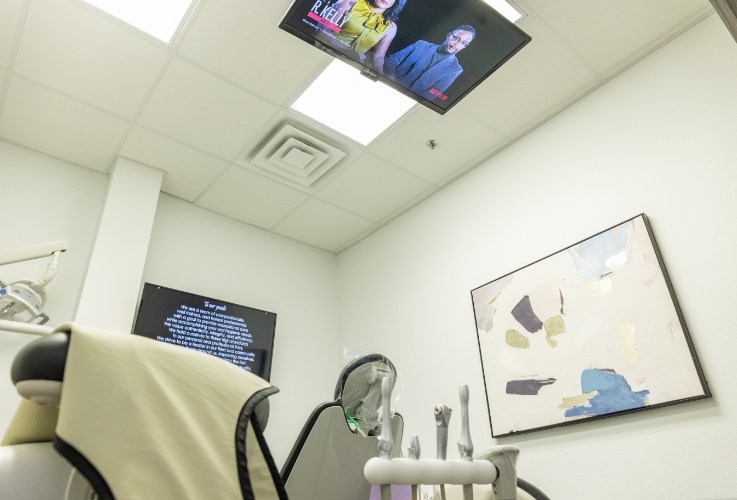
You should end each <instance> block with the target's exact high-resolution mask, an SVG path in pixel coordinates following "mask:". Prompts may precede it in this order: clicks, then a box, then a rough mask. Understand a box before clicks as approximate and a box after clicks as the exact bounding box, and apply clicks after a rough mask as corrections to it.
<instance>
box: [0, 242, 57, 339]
mask: <svg viewBox="0 0 737 500" xmlns="http://www.w3.org/2000/svg"><path fill="white" fill-rule="evenodd" d="M66 249H67V242H66V241H52V242H49V243H42V244H40V245H33V246H29V247H23V248H17V249H14V250H6V251H0V266H3V265H6V264H14V263H16V262H23V261H27V260H34V259H40V258H43V257H50V258H51V260H50V261H49V264H48V266H47V267H46V272H45V273H44V274H43V276H41V277H40V278H39V279H38V280H36V281H28V280H23V281H16V282H14V283H10V284H7V285H6V284H5V283H3V282H2V281H0V320H6V321H17V322H21V323H33V324H37V325H42V324H44V323H46V322H47V321H48V320H49V317H48V316H47V315H46V314H44V312H43V307H44V305H46V292H45V290H44V287H45V286H46V285H47V284H48V283H49V282H50V281H51V280H52V279H54V277H55V276H56V271H57V268H58V264H59V255H61V253H62V252H64V251H66Z"/></svg>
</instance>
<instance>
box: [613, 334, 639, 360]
mask: <svg viewBox="0 0 737 500" xmlns="http://www.w3.org/2000/svg"><path fill="white" fill-rule="evenodd" d="M617 333H618V335H619V344H620V345H621V347H622V354H624V359H625V361H627V363H629V364H630V365H634V364H636V363H637V333H636V332H635V327H634V326H633V325H622V327H621V328H620V329H619V332H617Z"/></svg>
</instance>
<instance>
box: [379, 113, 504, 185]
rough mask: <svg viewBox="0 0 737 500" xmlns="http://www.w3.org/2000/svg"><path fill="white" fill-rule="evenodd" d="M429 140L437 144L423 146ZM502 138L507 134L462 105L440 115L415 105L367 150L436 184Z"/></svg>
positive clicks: (464, 166)
mask: <svg viewBox="0 0 737 500" xmlns="http://www.w3.org/2000/svg"><path fill="white" fill-rule="evenodd" d="M431 139H432V140H435V141H437V143H438V146H437V147H436V148H435V149H430V148H428V147H427V145H426V143H427V141H428V140H431ZM505 141H506V137H504V136H502V135H501V134H499V133H498V132H496V131H495V130H493V129H492V128H491V127H490V126H489V125H487V124H485V123H484V122H482V121H481V120H480V119H479V118H477V117H475V116H473V115H472V114H470V113H469V112H468V111H465V110H464V109H462V108H459V107H455V108H453V109H452V110H450V111H449V112H448V113H446V114H445V115H439V114H437V113H435V112H433V111H430V110H429V109H426V108H423V107H417V108H415V109H414V110H413V111H411V112H410V113H409V114H408V115H407V116H406V117H405V118H404V119H403V120H402V121H401V122H399V123H398V124H397V125H395V126H394V127H393V128H391V129H390V130H389V131H388V132H387V133H384V134H383V135H382V136H380V137H379V138H378V139H377V140H375V141H374V142H373V143H372V144H371V145H370V146H369V148H368V149H369V151H371V152H372V153H373V154H375V155H377V156H379V157H380V158H382V159H384V160H385V161H388V162H390V163H392V164H394V165H396V166H398V167H400V168H402V169H404V170H407V171H408V172H411V173H413V174H415V175H416V176H418V177H420V178H421V179H424V180H426V181H427V182H431V183H438V182H441V181H443V180H444V179H446V178H448V177H449V176H452V175H453V174H454V173H456V172H457V171H458V170H461V169H463V168H467V166H468V164H469V163H470V162H474V161H478V160H479V158H480V156H483V155H486V154H490V153H491V152H493V151H494V150H496V149H497V148H499V147H501V146H502V145H503V144H504V143H505Z"/></svg>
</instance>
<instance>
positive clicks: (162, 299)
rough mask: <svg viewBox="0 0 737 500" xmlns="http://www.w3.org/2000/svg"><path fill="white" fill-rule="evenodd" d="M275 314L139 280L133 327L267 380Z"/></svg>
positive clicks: (148, 335) (158, 338)
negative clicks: (224, 361)
mask: <svg viewBox="0 0 737 500" xmlns="http://www.w3.org/2000/svg"><path fill="white" fill-rule="evenodd" d="M275 328H276V314H275V313H271V312H267V311H262V310H259V309H254V308H252V307H246V306H241V305H238V304H233V303H231V302H226V301H224V300H218V299H213V298H210V297H203V296H201V295H195V294H193V293H188V292H182V291H179V290H173V289H171V288H167V287H163V286H159V285H154V284H152V283H145V284H144V285H143V292H142V293H141V302H140V305H139V307H138V313H137V314H136V320H135V324H134V326H133V333H134V334H136V335H141V336H143V337H148V338H151V339H155V340H159V341H161V342H168V343H170V344H176V345H181V346H184V347H188V348H190V349H194V350H197V351H201V352H204V353H207V354H211V355H213V356H217V357H219V358H221V359H224V360H226V361H229V362H231V363H233V364H235V365H237V366H240V367H241V368H243V369H245V370H248V371H250V372H253V373H254V374H256V375H258V376H259V377H261V378H263V379H265V380H269V376H270V375H271V354H272V351H273V349H274V333H275Z"/></svg>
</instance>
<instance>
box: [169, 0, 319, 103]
mask: <svg viewBox="0 0 737 500" xmlns="http://www.w3.org/2000/svg"><path fill="white" fill-rule="evenodd" d="M289 4H290V2H289V1H284V0H279V1H275V0H271V1H269V2H261V3H260V4H259V7H258V16H257V17H254V6H253V5H252V4H251V3H249V2H244V1H243V0H218V1H215V2H212V1H211V2H207V3H206V4H205V5H204V6H203V8H202V10H201V12H200V13H199V15H198V16H197V19H196V20H195V22H194V23H193V24H192V26H191V27H190V29H189V30H188V31H187V34H186V36H185V38H184V39H183V41H182V44H181V46H180V48H179V53H180V54H182V55H183V56H185V57H187V58H190V59H192V60H193V61H195V62H196V63H197V64H200V65H202V66H203V67H205V68H207V69H209V70H211V71H212V72H213V73H216V74H218V75H220V76H223V77H225V78H227V79H229V80H231V81H233V82H235V83H237V84H239V85H242V86H243V87H245V88H247V89H249V90H252V91H253V92H256V93H258V94H259V95H260V96H262V97H264V98H266V99H268V100H270V101H271V102H274V103H277V104H286V103H287V102H286V101H287V99H289V98H291V97H292V96H293V95H294V94H295V93H296V92H297V91H301V90H302V87H303V86H304V81H305V79H307V78H308V77H311V76H312V75H313V74H314V73H315V72H316V71H317V70H318V69H319V68H321V67H322V66H324V65H325V62H326V60H328V59H329V58H328V56H327V55H326V54H324V53H323V52H321V51H319V50H317V49H316V48H315V47H311V46H309V45H308V44H306V43H304V42H303V41H301V40H299V39H298V38H296V37H294V36H292V35H290V34H288V33H287V32H286V31H282V30H280V29H278V28H277V26H278V25H279V21H280V20H281V18H282V16H283V15H284V13H285V12H286V11H287V9H288V8H289ZM213 54H217V57H213ZM285 75H289V77H288V78H285Z"/></svg>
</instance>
